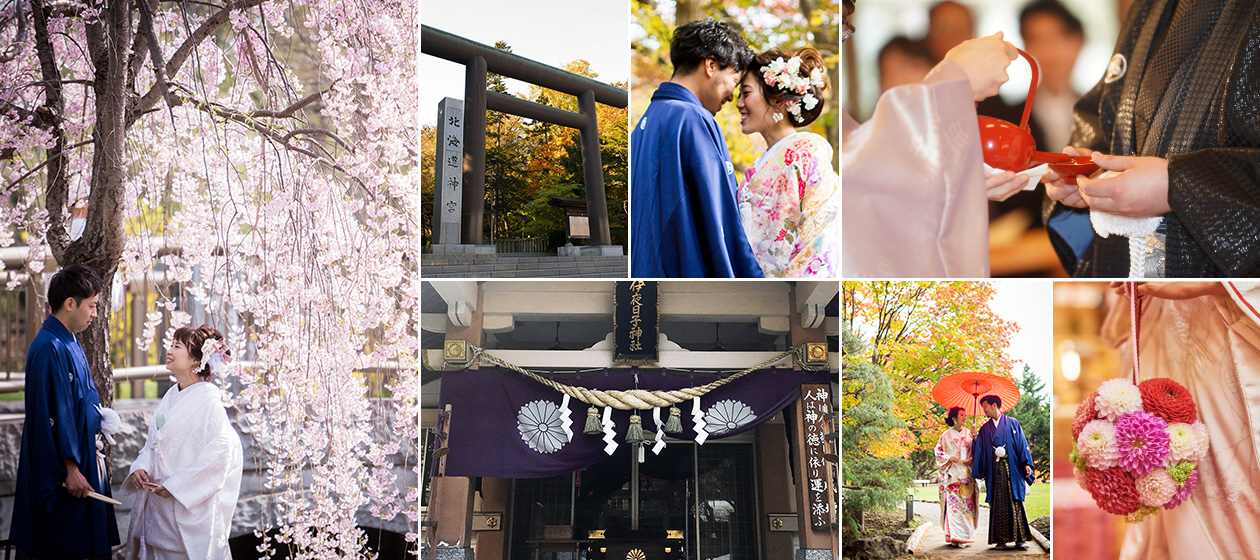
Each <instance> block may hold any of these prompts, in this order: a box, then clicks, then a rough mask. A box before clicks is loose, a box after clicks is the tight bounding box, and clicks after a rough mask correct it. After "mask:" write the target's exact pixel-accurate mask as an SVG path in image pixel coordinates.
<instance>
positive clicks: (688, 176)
mask: <svg viewBox="0 0 1260 560" xmlns="http://www.w3.org/2000/svg"><path fill="white" fill-rule="evenodd" d="M669 58H670V62H671V63H672V64H673V67H674V73H673V76H671V77H670V79H669V81H667V82H665V83H663V84H661V85H660V87H659V88H657V90H656V93H655V94H653V95H652V102H651V104H650V105H649V106H648V108H647V110H646V111H645V112H644V113H643V116H642V117H641V118H640V119H639V121H638V123H637V125H636V126H635V129H634V132H632V133H631V138H630V142H631V169H630V173H631V182H630V185H631V187H630V188H631V196H630V198H631V205H632V209H631V219H632V222H631V224H632V225H631V261H632V265H631V267H632V275H633V276H634V277H635V278H660V277H752V278H758V277H814V276H819V277H834V276H838V275H839V257H840V243H839V234H840V232H839V226H838V224H837V220H838V217H839V213H840V191H839V180H838V177H837V175H836V173H835V171H834V170H833V169H832V153H833V150H832V147H831V145H830V144H829V143H828V142H827V140H826V139H825V138H823V137H822V136H819V135H817V134H814V133H811V132H804V131H798V129H799V128H803V127H806V126H808V125H809V124H810V123H812V122H814V120H815V119H817V118H818V116H819V115H821V114H822V112H823V106H824V103H825V99H826V97H827V92H828V90H829V89H830V79H829V77H828V76H827V69H826V67H825V66H824V64H823V59H822V55H821V54H820V53H819V52H818V51H817V50H814V49H812V48H804V49H801V50H798V51H783V50H780V49H777V48H772V49H770V50H768V51H766V52H763V53H761V54H756V53H753V52H752V50H751V49H749V48H748V45H747V44H745V43H744V40H743V38H741V37H740V36H739V34H738V33H737V32H735V30H734V29H732V28H731V27H730V26H728V25H727V24H726V23H723V22H719V21H714V20H712V19H708V20H702V21H693V22H690V23H687V24H685V25H683V26H681V27H679V28H678V29H676V30H675V31H674V37H673V40H672V41H670V46H669ZM732 100H736V103H735V105H736V107H737V108H738V109H739V114H740V131H741V132H742V133H743V134H746V135H752V134H760V135H761V136H762V138H764V139H765V141H766V145H767V146H768V148H767V150H766V151H765V153H763V154H762V155H761V156H760V157H759V158H758V159H757V160H756V161H755V162H754V163H753V164H752V165H751V166H749V167H747V168H745V169H744V178H743V181H742V183H741V182H740V181H737V179H736V175H735V166H734V165H733V163H732V162H731V156H730V153H729V151H728V149H727V144H726V139H725V138H724V137H723V135H722V129H721V128H720V127H719V126H718V123H717V122H716V121H715V120H714V118H713V117H714V115H716V114H717V112H718V111H719V110H720V109H721V108H722V106H723V105H724V104H725V103H727V102H729V101H732Z"/></svg>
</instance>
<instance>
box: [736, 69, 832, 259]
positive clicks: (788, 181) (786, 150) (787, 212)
mask: <svg viewBox="0 0 1260 560" xmlns="http://www.w3.org/2000/svg"><path fill="white" fill-rule="evenodd" d="M829 87H830V79H829V78H828V77H827V68H826V66H824V64H823V59H822V55H821V54H819V53H818V51H817V50H814V49H812V48H805V49H801V50H800V51H798V52H796V53H795V54H789V53H786V52H784V51H781V50H779V49H770V50H769V51H766V52H764V53H761V54H759V55H757V56H756V58H754V59H753V61H752V63H751V64H749V65H748V70H747V71H746V72H744V77H743V80H742V81H741V82H740V86H739V101H738V102H737V103H736V104H735V106H736V108H738V109H739V114H740V131H741V132H743V133H744V134H754V133H760V134H761V136H762V138H764V139H765V141H766V145H767V146H769V148H768V149H767V150H766V151H765V153H763V154H761V156H760V157H758V158H757V161H756V162H754V163H753V165H752V166H750V167H748V168H746V169H744V182H743V184H741V185H740V187H739V210H740V218H741V219H742V221H743V225H744V231H745V232H746V233H747V234H748V241H749V243H751V244H752V247H753V254H755V255H756V257H757V263H758V264H760V265H761V270H762V271H763V272H764V273H765V275H766V277H768V278H770V277H774V278H801V277H824V278H830V277H837V276H839V275H840V237H839V236H840V224H839V221H838V220H839V218H840V180H839V177H838V176H837V175H836V172H835V170H833V169H832V163H831V159H832V156H833V153H834V150H833V149H832V147H831V144H829V143H827V139H826V138H823V137H822V136H819V135H817V134H814V133H812V132H804V131H797V128H798V127H805V126H808V125H809V124H810V123H812V122H814V120H815V119H817V118H818V116H819V115H821V114H822V112H823V100H824V99H826V96H827V90H828V89H829Z"/></svg>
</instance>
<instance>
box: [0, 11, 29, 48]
mask: <svg viewBox="0 0 1260 560" xmlns="http://www.w3.org/2000/svg"><path fill="white" fill-rule="evenodd" d="M22 4H23V2H22V0H18V1H17V2H14V5H15V9H16V10H17V11H16V12H14V14H13V19H15V20H16V21H17V33H16V34H14V36H13V40H12V41H10V42H9V46H7V47H5V48H4V50H3V51H0V62H9V61H11V60H13V59H15V58H17V56H18V55H19V54H21V53H22V46H23V45H25V44H26V33H27V31H26V17H25V16H24V15H23V14H22ZM6 19H7V18H6Z"/></svg>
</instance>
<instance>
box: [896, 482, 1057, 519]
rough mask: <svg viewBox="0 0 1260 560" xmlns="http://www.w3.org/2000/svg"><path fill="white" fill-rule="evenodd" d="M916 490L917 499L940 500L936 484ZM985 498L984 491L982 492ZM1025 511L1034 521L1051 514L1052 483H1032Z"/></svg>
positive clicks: (915, 496) (1025, 501)
mask: <svg viewBox="0 0 1260 560" xmlns="http://www.w3.org/2000/svg"><path fill="white" fill-rule="evenodd" d="M911 491H913V492H914V499H916V500H938V499H940V493H939V491H938V490H937V489H936V486H935V485H932V486H926V487H923V488H911ZM981 499H983V493H981ZM1024 513H1026V514H1028V520H1029V521H1032V520H1034V519H1036V518H1038V517H1041V516H1043V515H1050V484H1048V483H1043V482H1038V483H1037V484H1034V485H1032V488H1030V489H1029V490H1028V496H1026V497H1025V500H1024Z"/></svg>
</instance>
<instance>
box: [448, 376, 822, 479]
mask: <svg viewBox="0 0 1260 560" xmlns="http://www.w3.org/2000/svg"><path fill="white" fill-rule="evenodd" d="M636 371H637V372H638V376H639V388H642V389H651V390H656V389H663V390H671V389H681V388H684V387H693V386H699V385H704V384H705V383H708V382H709V381H712V380H713V379H714V378H713V377H708V376H704V377H700V376H697V377H695V378H694V379H693V378H692V377H691V376H690V375H686V374H676V373H669V372H665V371H662V370H641V369H637V368H635V369H629V370H605V371H604V372H603V373H594V374H586V375H583V376H581V377H579V378H576V379H567V380H565V383H566V384H568V385H574V386H581V387H587V388H591V389H603V390H609V389H617V390H628V389H633V388H634V387H635V382H634V373H635V372H636ZM833 377H834V374H831V373H828V372H825V371H822V372H809V371H796V370H791V369H778V368H772V369H768V370H761V371H755V372H752V373H749V374H748V375H746V376H744V377H742V378H740V379H737V380H735V381H733V382H731V383H728V384H726V385H724V386H722V387H720V388H718V389H715V390H713V391H711V392H709V393H708V394H707V395H705V396H703V397H701V399H700V408H701V411H702V412H703V413H704V415H705V422H706V423H707V424H708V425H707V426H706V427H705V431H706V432H708V433H709V438H710V439H712V438H723V437H728V436H732V435H735V434H738V433H741V432H744V431H746V430H749V429H752V428H754V427H756V426H757V425H759V424H761V423H762V422H765V421H766V420H769V419H770V418H771V417H773V416H774V415H775V414H777V413H778V412H779V411H780V410H783V409H784V408H785V407H787V405H788V404H790V403H791V402H792V401H795V400H796V399H797V398H799V397H800V386H801V384H803V383H830V382H831V381H832V378H833ZM563 398H564V394H562V393H560V392H558V391H556V390H554V389H551V388H550V387H547V386H545V385H543V384H541V383H538V382H537V381H534V380H532V379H529V378H527V377H525V376H524V375H521V374H519V373H516V372H513V371H508V370H503V369H498V368H492V369H480V370H461V371H448V372H445V373H443V374H442V392H441V396H440V401H441V406H442V407H443V408H445V406H446V405H448V404H449V405H451V418H450V424H449V434H450V439H449V441H448V446H449V448H450V452H449V453H448V454H447V456H446V461H447V462H446V474H447V475H448V476H493V477H500V478H538V477H545V476H554V475H557V474H562V473H568V472H573V471H576V470H579V469H581V468H584V467H587V466H589V465H592V464H594V463H596V462H598V461H600V460H601V459H603V458H605V457H607V456H608V455H607V454H606V453H605V452H604V446H605V445H606V444H607V442H605V441H604V436H603V434H600V435H586V434H583V433H582V430H583V428H584V426H585V425H586V413H587V409H588V408H589V405H587V404H585V403H582V402H580V401H578V400H577V399H571V400H570V402H569V410H570V411H571V414H570V419H571V420H572V421H573V424H572V425H571V426H570V429H572V430H573V440H572V441H568V440H567V437H566V435H565V433H564V431H563V429H562V428H561V410H560V404H561V402H562V399H563ZM678 408H679V409H680V410H681V411H682V424H683V431H682V433H680V434H669V435H670V436H673V437H676V438H680V439H694V438H695V436H696V433H695V430H694V422H693V420H692V416H693V415H692V409H693V405H692V402H691V401H687V402H683V403H679V404H678ZM600 414H601V418H602V414H603V409H600ZM630 415H631V411H628V410H613V413H612V420H613V422H614V423H615V427H614V430H615V434H616V435H615V441H616V442H617V443H618V444H619V445H623V446H624V445H625V437H626V428H627V427H628V425H629V422H630ZM639 416H640V417H641V418H642V421H643V430H644V433H645V434H646V435H647V436H648V437H649V438H651V437H652V435H653V432H655V431H656V430H657V427H656V425H655V422H654V421H653V419H652V410H651V409H648V410H640V411H639ZM668 419H669V408H668V407H664V408H662V410H661V422H662V425H663V424H664V422H665V421H666V420H668ZM652 457H653V455H652V452H651V449H650V445H649V449H648V450H647V461H649V462H650V461H651V460H652Z"/></svg>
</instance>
